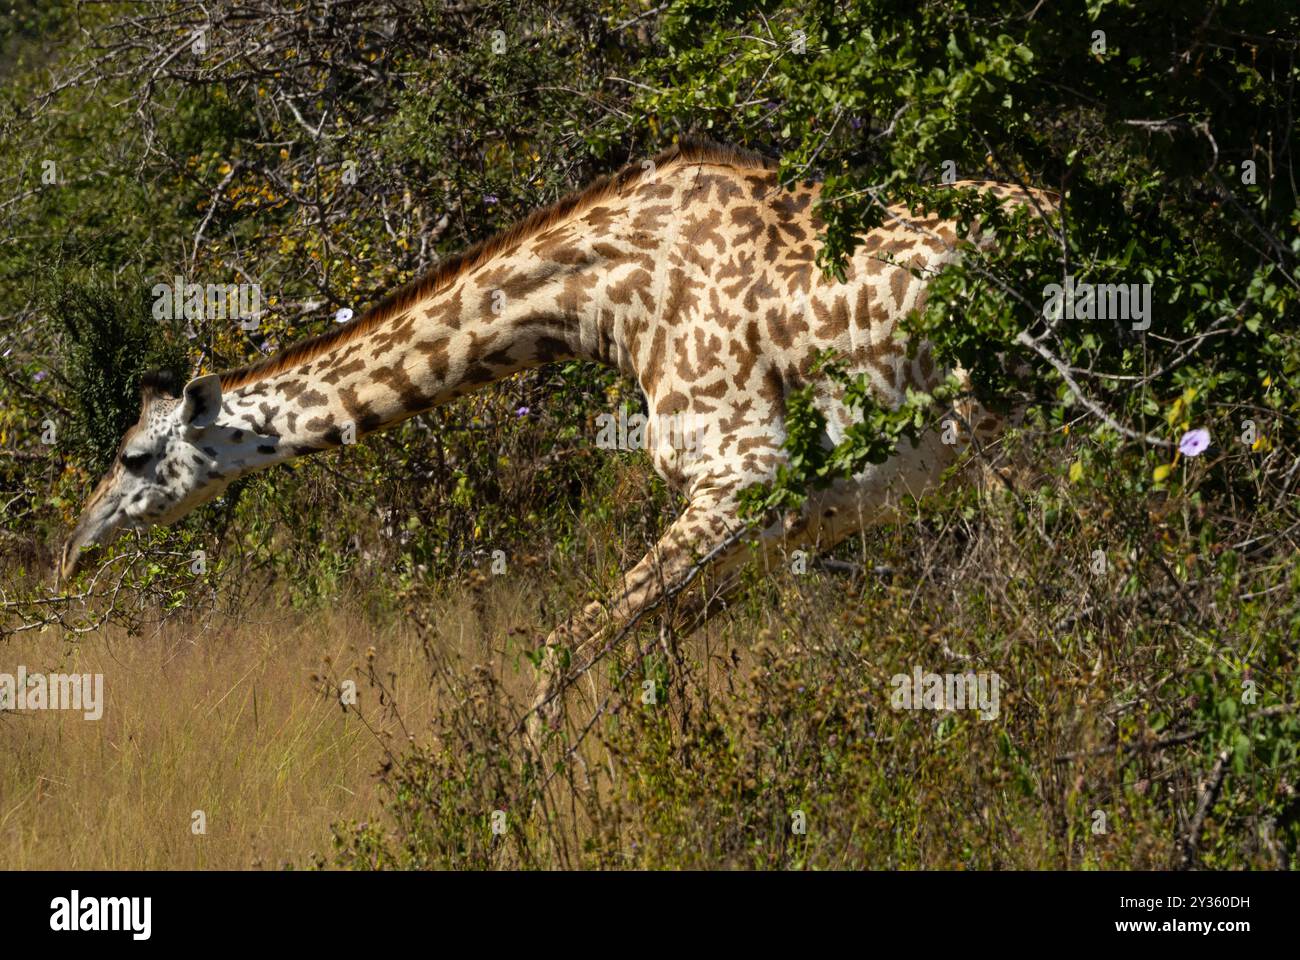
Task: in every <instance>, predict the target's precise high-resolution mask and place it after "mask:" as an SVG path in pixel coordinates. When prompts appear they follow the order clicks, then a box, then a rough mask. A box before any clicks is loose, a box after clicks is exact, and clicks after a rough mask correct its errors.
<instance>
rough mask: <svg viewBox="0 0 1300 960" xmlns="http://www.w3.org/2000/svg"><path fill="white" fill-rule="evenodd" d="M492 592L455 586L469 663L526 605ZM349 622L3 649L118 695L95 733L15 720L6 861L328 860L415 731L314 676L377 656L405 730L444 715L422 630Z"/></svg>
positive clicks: (152, 864) (309, 619)
mask: <svg viewBox="0 0 1300 960" xmlns="http://www.w3.org/2000/svg"><path fill="white" fill-rule="evenodd" d="M491 591H492V597H491V602H490V603H489V604H486V605H484V604H483V602H482V599H481V598H479V599H476V598H475V597H474V596H473V595H472V594H470V592H469V591H455V592H453V593H452V594H450V595H449V596H448V597H447V598H446V600H445V603H444V604H442V605H441V609H440V610H438V611H437V612H436V613H435V619H437V620H438V621H439V622H443V623H446V624H447V628H446V629H445V631H443V632H442V639H443V640H445V641H446V642H447V643H449V644H453V645H459V652H460V653H461V654H463V655H468V656H470V657H473V658H480V659H494V657H495V655H494V653H493V650H492V648H491V647H490V646H489V645H488V644H487V643H486V640H485V638H486V637H488V636H493V635H497V636H499V635H500V634H501V632H503V631H501V630H499V629H498V628H499V624H497V623H496V620H497V618H498V617H503V616H505V617H508V616H514V615H517V614H518V613H519V612H520V611H521V609H524V605H525V604H526V602H527V601H526V598H525V596H524V595H523V594H521V593H520V592H519V590H518V588H517V587H514V586H511V585H509V584H507V583H504V582H500V583H496V584H493V585H491ZM485 608H486V609H490V610H492V611H493V614H492V616H491V617H490V618H489V619H488V620H487V621H483V620H481V619H480V613H481V611H482V610H484V609H485ZM349 609H353V610H354V609H356V608H355V606H354V605H351V604H347V605H340V607H339V609H338V610H336V611H318V612H314V613H312V614H309V615H303V614H297V613H293V612H285V611H281V612H280V613H279V615H278V616H274V617H271V618H268V619H267V620H266V621H265V622H261V623H241V624H227V625H225V626H220V625H218V626H216V627H211V628H208V629H201V628H194V629H187V628H185V627H183V626H181V625H178V624H175V623H171V624H167V625H165V626H163V627H162V628H161V629H160V630H159V631H158V632H157V633H156V635H152V636H149V635H146V636H144V637H130V636H126V635H124V634H123V633H122V632H121V631H118V630H115V629H110V630H107V631H104V632H101V633H98V634H95V635H91V636H89V637H87V638H84V639H83V640H82V641H81V642H79V643H76V644H72V645H68V646H67V647H66V648H63V649H61V648H60V645H59V644H58V642H57V641H56V640H55V639H54V636H53V633H52V632H48V633H46V634H44V635H41V634H24V635H22V637H20V638H18V639H15V640H13V641H11V642H9V643H7V644H5V645H3V646H0V672H8V673H13V672H15V671H16V669H17V667H18V665H20V664H22V665H25V666H26V667H27V669H28V671H29V673H31V672H38V671H39V672H55V671H58V672H79V673H92V674H94V673H102V674H103V675H104V699H105V708H104V712H103V717H102V719H100V720H97V721H88V720H86V719H84V718H83V716H82V714H81V713H78V712H74V711H44V712H35V711H31V712H24V713H5V714H3V715H0V755H3V756H4V758H5V759H4V762H3V763H2V764H0V861H3V862H4V863H5V865H6V866H7V867H9V868H12V869H56V868H73V869H148V868H166V869H190V868H205V869H220V868H226V869H246V868H250V867H253V868H256V867H267V868H278V867H281V866H285V865H298V866H304V865H308V864H310V862H311V861H312V859H313V857H312V855H313V854H317V853H319V854H322V855H324V854H327V853H328V851H329V847H330V830H329V827H330V824H331V823H332V822H334V821H336V820H339V819H341V818H342V819H359V820H365V819H367V818H368V817H370V816H372V815H373V814H374V813H375V812H376V811H377V810H378V808H379V803H378V802H377V797H376V790H375V783H374V773H375V771H376V769H377V768H378V764H379V762H380V760H381V758H382V755H383V747H382V745H381V743H380V742H379V740H377V739H376V735H377V734H378V735H379V736H392V737H394V738H400V737H402V736H404V732H403V728H402V726H401V724H399V723H398V722H397V720H396V719H395V718H394V716H393V715H392V714H391V713H390V711H388V710H387V709H386V707H385V706H384V705H383V704H381V703H380V702H379V696H378V692H377V690H376V689H375V688H372V687H369V686H367V685H366V684H365V683H364V682H359V683H358V697H359V706H360V707H361V710H360V713H359V714H357V713H351V712H346V711H344V710H342V709H340V706H339V705H338V704H337V703H336V702H334V701H333V700H332V699H330V698H329V697H327V696H326V695H324V694H323V693H321V692H320V690H319V688H318V685H317V684H316V683H314V682H313V681H312V676H313V675H314V674H317V673H318V672H320V671H322V668H323V667H324V668H325V669H326V670H328V671H329V672H330V673H344V674H347V675H356V673H355V670H356V668H357V666H358V665H359V664H360V663H362V662H363V661H364V658H365V654H366V648H367V647H370V646H373V647H374V648H375V660H374V668H375V671H376V673H378V674H379V675H380V676H382V677H383V678H384V680H385V684H386V685H388V686H389V687H390V692H391V693H392V694H393V695H394V696H395V697H396V699H397V700H398V702H400V704H401V720H402V722H404V723H405V725H406V728H407V729H409V730H411V731H412V732H418V731H419V730H420V729H421V728H422V724H423V723H424V722H425V721H426V719H427V716H428V713H429V708H430V702H429V698H430V694H429V687H428V683H427V679H426V674H427V663H426V659H425V657H424V654H423V652H422V650H421V645H420V641H419V639H418V637H417V636H416V634H415V631H414V630H413V629H411V627H410V626H409V625H408V624H407V623H405V622H403V621H402V620H400V619H397V620H393V621H391V622H389V623H387V624H384V625H380V626H376V625H375V623H373V622H368V621H367V620H366V619H363V618H361V617H360V616H358V615H356V614H354V613H349V612H347V611H348V610H349ZM326 658H328V666H327V667H326V666H325V663H326ZM501 666H502V664H498V668H500V667H501ZM525 666H527V664H525ZM520 679H521V680H526V677H524V676H523V675H522V674H521V678H520ZM195 810H202V811H204V813H205V814H206V818H207V833H206V835H202V836H198V835H195V834H194V833H193V832H192V830H191V817H192V814H193V812H194V811H195Z"/></svg>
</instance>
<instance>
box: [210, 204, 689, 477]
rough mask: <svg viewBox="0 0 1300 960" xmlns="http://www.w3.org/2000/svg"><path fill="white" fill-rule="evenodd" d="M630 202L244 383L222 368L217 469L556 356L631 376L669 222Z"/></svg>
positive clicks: (493, 261)
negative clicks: (651, 223)
mask: <svg viewBox="0 0 1300 960" xmlns="http://www.w3.org/2000/svg"><path fill="white" fill-rule="evenodd" d="M630 199H631V198H623V197H617V198H614V199H613V200H611V201H610V202H609V203H607V204H604V205H602V206H599V207H596V208H594V209H592V210H590V211H587V213H586V215H585V216H581V217H574V218H570V219H568V220H566V221H564V222H562V223H560V224H557V225H555V226H553V227H550V228H549V229H546V230H543V231H540V232H537V233H535V234H534V235H532V236H527V237H524V238H522V239H520V240H518V241H517V242H514V243H513V244H511V245H510V246H508V247H507V248H506V249H504V250H502V251H500V252H498V253H497V254H496V255H493V256H491V257H489V258H486V259H485V260H484V261H483V262H481V263H478V264H476V265H474V266H472V267H471V268H469V269H466V270H465V271H463V272H462V273H460V274H459V275H458V276H456V277H455V278H454V279H452V280H451V281H450V282H448V283H447V284H446V285H444V286H442V287H441V289H438V290H436V291H434V292H432V293H430V294H429V295H427V296H425V297H423V298H421V299H418V300H417V301H416V302H414V303H412V304H411V305H409V306H408V307H406V308H404V309H399V310H394V311H392V315H391V316H389V317H387V318H386V319H382V320H380V321H379V322H373V323H367V324H365V326H364V328H363V329H362V330H361V331H360V332H358V333H357V334H356V335H355V336H352V337H341V338H339V339H337V340H336V341H334V342H330V343H325V344H324V345H323V347H322V349H321V350H320V351H319V352H316V353H315V354H314V355H307V356H303V357H302V358H301V362H294V363H291V364H287V365H286V364H284V363H278V364H277V363H275V362H274V361H272V363H271V364H269V365H268V369H269V371H271V372H268V373H267V374H266V375H264V376H257V377H255V378H254V379H249V380H247V381H246V382H242V383H241V382H238V381H239V378H240V375H239V373H238V372H236V373H235V374H232V375H227V376H230V377H233V378H235V383H234V384H232V385H231V386H228V387H226V389H225V390H224V391H223V401H222V415H221V418H220V421H219V423H220V426H221V427H222V428H224V430H223V431H222V432H223V435H224V436H225V438H226V439H225V442H224V443H223V444H222V446H224V447H225V448H226V449H225V451H218V456H217V460H218V462H219V463H220V467H219V468H218V469H220V470H221V472H222V473H223V474H225V475H226V476H228V477H229V476H231V475H232V474H233V475H239V474H242V473H246V472H249V471H251V470H254V469H259V468H261V467H265V466H270V465H271V464H274V463H278V462H280V461H283V460H287V459H291V458H293V457H297V456H302V455H304V454H308V453H312V452H314V451H317V450H326V449H330V448H332V447H336V446H339V445H341V444H346V443H350V442H353V441H355V440H358V439H360V438H362V437H364V436H365V435H366V434H369V433H373V432H375V431H378V430H382V429H384V428H386V427H388V426H391V425H393V424H396V423H399V422H400V421H402V420H405V419H407V418H409V417H411V416H414V415H415V414H418V413H420V412H422V411H424V410H428V409H430V408H432V407H435V406H437V405H439V404H441V403H445V402H447V401H449V400H451V399H453V398H455V397H458V396H461V395H462V394H465V393H469V392H471V391H473V390H476V389H478V388H479V387H481V386H483V385H484V384H487V383H490V382H492V381H496V380H500V379H502V378H504V377H507V376H509V375H511V374H513V373H516V372H517V371H519V370H523V369H526V368H529V367H534V366H539V365H541V364H544V363H549V362H552V361H556V360H568V359H585V360H595V361H600V362H602V363H606V364H610V365H613V366H616V367H618V368H620V369H621V370H622V371H623V372H624V373H628V374H631V375H634V376H635V375H636V371H635V370H633V369H632V362H631V351H630V349H629V346H628V344H627V342H626V337H625V332H626V331H627V330H628V328H629V327H631V328H632V329H634V330H637V331H643V330H645V329H646V328H647V327H648V326H650V325H651V324H652V323H653V320H654V317H653V316H652V313H653V311H652V309H651V304H652V303H653V302H654V301H653V298H652V297H651V296H649V295H648V294H647V293H645V292H644V290H645V288H647V287H649V286H650V285H651V284H652V283H653V281H654V279H655V277H654V276H653V274H654V273H655V270H656V267H655V264H656V262H658V260H659V259H660V258H659V254H660V252H661V250H662V249H664V248H665V247H666V246H667V244H669V243H670V242H671V240H672V237H671V236H669V234H671V233H672V230H671V229H669V223H668V221H667V218H664V219H663V220H662V221H656V223H655V225H656V226H661V227H663V228H664V229H662V230H661V231H659V232H658V233H656V232H654V231H647V230H646V229H645V227H646V226H647V221H646V219H645V214H644V211H643V210H642V211H639V212H638V210H637V205H636V204H635V203H631V202H628V201H629V200H630ZM638 294H639V295H638ZM362 320H363V321H364V320H365V318H362ZM357 322H362V321H357ZM245 376H246V375H245ZM225 379H226V377H225V376H223V380H225ZM209 452H211V451H209Z"/></svg>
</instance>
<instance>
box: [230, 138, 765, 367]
mask: <svg viewBox="0 0 1300 960" xmlns="http://www.w3.org/2000/svg"><path fill="white" fill-rule="evenodd" d="M692 163H715V164H720V165H724V166H733V167H740V168H742V169H763V170H771V169H775V167H776V163H775V161H773V160H770V159H768V158H767V157H764V156H763V155H762V154H758V153H754V152H753V151H750V150H744V149H742V148H740V147H729V146H724V145H722V144H718V143H712V142H710V141H707V140H685V141H682V142H681V143H678V144H675V145H673V146H671V147H669V148H668V149H667V150H664V151H662V152H660V153H659V154H658V155H657V156H655V157H654V159H653V160H652V161H651V164H642V163H640V162H633V163H629V164H628V165H627V166H625V167H623V168H622V169H621V170H618V171H616V172H615V173H613V174H610V175H608V176H604V177H601V178H600V179H598V180H596V181H594V182H593V183H591V184H590V185H588V186H587V187H585V188H583V189H582V190H579V191H576V192H574V193H571V194H569V195H568V196H566V197H564V198H562V199H560V200H558V201H556V202H555V203H553V204H551V205H550V206H549V207H542V208H540V209H538V210H535V211H533V212H532V213H531V214H529V215H528V216H527V217H525V218H524V219H523V220H521V221H519V223H517V224H515V225H514V226H513V227H510V228H508V229H506V230H503V231H502V232H501V233H498V234H496V235H495V236H492V237H489V238H488V239H486V240H482V241H480V242H479V243H476V244H474V245H473V246H471V247H469V248H467V249H465V250H463V251H461V252H460V253H457V254H454V255H453V256H450V257H447V258H446V259H444V260H442V261H441V262H439V264H438V265H437V266H436V267H434V268H433V269H432V270H430V271H429V272H428V273H426V274H424V275H423V276H422V277H419V278H418V279H416V280H413V281H411V282H410V283H408V284H406V285H404V286H402V287H399V288H398V289H396V290H394V291H393V292H392V293H390V294H388V296H386V297H384V298H383V299H382V300H380V301H379V302H378V303H377V304H375V305H374V306H373V307H371V308H370V309H369V310H367V311H366V312H365V313H364V314H362V315H361V316H360V317H357V318H356V319H355V320H351V321H349V322H348V323H346V324H343V325H341V326H338V327H336V328H335V329H333V330H329V331H327V332H325V333H322V334H319V335H317V336H314V337H309V338H308V339H306V340H301V341H299V342H298V343H295V344H293V346H291V347H288V348H286V349H284V350H282V351H281V352H279V353H277V354H276V355H275V356H273V357H268V358H267V359H265V360H260V361H257V362H256V363H251V364H248V365H246V366H243V367H239V368H237V369H235V370H228V371H226V372H224V373H222V374H221V389H222V390H234V389H237V388H238V387H242V386H246V385H248V384H250V383H254V382H256V381H258V380H263V379H265V378H267V377H271V376H274V375H276V374H278V373H283V372H284V371H285V370H288V369H290V368H292V367H296V366H299V365H301V364H303V363H306V362H307V361H309V360H312V359H314V358H315V357H317V356H319V355H320V354H322V353H325V352H326V351H328V350H331V349H334V348H336V347H339V346H342V345H343V344H346V343H349V342H351V341H353V340H356V339H358V338H359V337H364V336H365V335H366V334H368V333H370V332H372V331H373V330H375V329H376V328H377V327H379V326H380V325H382V324H383V323H385V322H386V321H388V320H390V319H392V318H393V317H395V316H398V315H400V314H401V313H403V312H404V311H406V310H409V309H410V308H411V307H412V306H414V305H415V304H417V303H419V302H420V301H421V300H424V299H426V298H427V297H429V296H432V295H433V294H434V293H437V292H438V291H439V290H441V289H442V288H444V287H446V286H448V285H450V284H451V283H452V282H454V281H455V280H456V279H457V278H458V277H460V276H461V275H462V274H464V273H467V272H468V271H470V270H473V269H475V268H476V267H479V266H482V265H483V264H484V263H486V262H487V261H489V260H491V259H492V258H493V257H495V256H496V255H497V254H499V253H501V252H502V251H503V250H508V249H510V248H511V247H513V246H517V245H518V244H519V243H521V242H523V241H524V240H525V239H527V238H528V237H531V236H534V235H535V234H538V233H541V232H543V231H545V230H549V229H550V228H551V227H553V226H555V225H556V224H558V223H560V222H561V221H563V220H566V219H568V218H570V217H572V216H574V215H575V214H577V213H580V212H582V211H584V210H586V209H588V208H589V207H591V206H593V205H595V204H597V203H599V202H600V201H602V200H607V199H609V198H610V197H613V196H622V195H624V194H625V193H627V192H628V191H629V190H631V189H632V188H633V187H635V186H636V185H637V184H638V183H640V182H641V180H642V178H643V177H645V176H646V174H647V173H649V172H651V171H653V172H654V173H655V174H656V175H657V174H658V173H660V172H662V171H663V170H665V169H667V168H669V167H672V166H685V165H689V164H692Z"/></svg>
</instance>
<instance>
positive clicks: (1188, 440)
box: [1178, 427, 1210, 457]
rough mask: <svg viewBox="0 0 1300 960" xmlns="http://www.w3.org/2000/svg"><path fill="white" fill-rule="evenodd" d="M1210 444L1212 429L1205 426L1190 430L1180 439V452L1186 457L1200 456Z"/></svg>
mask: <svg viewBox="0 0 1300 960" xmlns="http://www.w3.org/2000/svg"><path fill="white" fill-rule="evenodd" d="M1209 445H1210V431H1209V430H1206V429H1205V428H1204V427H1197V428H1196V429H1195V430H1188V431H1187V432H1186V433H1184V434H1183V438H1182V439H1181V440H1179V441H1178V452H1179V453H1181V454H1182V455H1183V456H1185V457H1199V456H1200V455H1201V454H1203V453H1204V452H1205V450H1206V448H1207V447H1208V446H1209Z"/></svg>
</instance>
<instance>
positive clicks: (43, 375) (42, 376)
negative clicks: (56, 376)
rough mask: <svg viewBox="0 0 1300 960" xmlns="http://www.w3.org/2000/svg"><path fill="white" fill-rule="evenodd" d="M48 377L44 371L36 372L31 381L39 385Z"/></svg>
mask: <svg viewBox="0 0 1300 960" xmlns="http://www.w3.org/2000/svg"><path fill="white" fill-rule="evenodd" d="M48 376H49V374H48V373H46V372H45V371H44V370H37V371H36V373H34V374H33V375H32V379H33V380H35V381H36V382H37V383H40V382H41V381H42V380H44V379H45V378H46V377H48Z"/></svg>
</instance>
